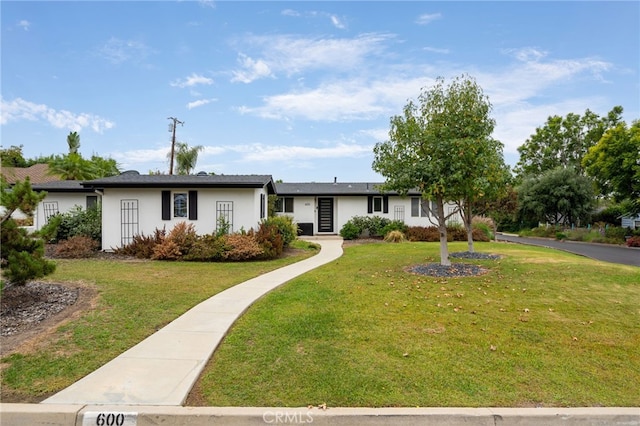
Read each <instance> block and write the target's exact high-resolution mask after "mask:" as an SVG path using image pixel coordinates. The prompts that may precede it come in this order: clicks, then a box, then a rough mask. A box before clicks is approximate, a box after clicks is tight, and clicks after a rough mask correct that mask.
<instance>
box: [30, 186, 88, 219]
mask: <svg viewBox="0 0 640 426" xmlns="http://www.w3.org/2000/svg"><path fill="white" fill-rule="evenodd" d="M31 187H32V188H33V190H34V191H38V192H40V191H45V192H46V193H47V195H46V196H45V198H44V200H42V201H41V202H40V204H38V207H37V209H36V212H35V214H34V216H33V226H34V228H35V230H39V229H41V228H42V227H43V226H44V225H46V224H47V222H49V218H51V216H54V215H56V214H63V213H68V212H70V211H72V210H73V209H74V208H76V206H78V207H80V208H82V209H86V208H89V207H92V206H95V205H96V204H98V203H99V202H100V194H98V193H96V192H95V191H94V190H93V189H92V188H85V187H84V186H82V182H80V181H78V180H57V181H54V182H46V183H40V184H36V185H32V186H31Z"/></svg>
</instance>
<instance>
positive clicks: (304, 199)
mask: <svg viewBox="0 0 640 426" xmlns="http://www.w3.org/2000/svg"><path fill="white" fill-rule="evenodd" d="M318 198H319V197H313V196H299V197H293V214H291V213H278V214H279V215H289V216H292V217H293V219H294V221H295V222H296V223H313V230H314V234H318ZM321 198H333V208H334V223H333V226H334V230H333V233H334V234H338V233H340V229H342V227H343V226H344V225H345V223H347V222H348V221H349V220H351V218H353V217H354V216H379V217H384V218H386V219H389V220H396V219H398V220H403V221H404V223H406V224H407V225H408V226H433V225H437V221H436V219H435V218H434V217H432V220H433V223H431V222H430V221H429V217H412V216H411V197H405V198H402V197H400V196H389V211H388V213H383V212H374V213H368V212H367V209H368V205H367V196H363V195H353V196H326V197H325V196H322V197H321ZM455 207H456V206H455V205H454V204H446V205H445V209H447V211H449V209H454V208H455ZM396 208H397V210H398V211H397V212H396ZM402 211H403V212H404V214H402V213H401V212H402ZM455 221H458V222H459V223H462V220H461V218H460V217H459V216H458V215H456V216H454V217H452V218H451V219H450V220H449V223H452V222H455Z"/></svg>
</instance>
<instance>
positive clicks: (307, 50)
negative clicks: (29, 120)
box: [232, 33, 393, 83]
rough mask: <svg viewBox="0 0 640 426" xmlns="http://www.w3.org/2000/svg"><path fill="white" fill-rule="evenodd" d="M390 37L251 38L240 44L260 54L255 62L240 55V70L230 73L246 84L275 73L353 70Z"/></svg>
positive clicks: (377, 35) (379, 35)
mask: <svg viewBox="0 0 640 426" xmlns="http://www.w3.org/2000/svg"><path fill="white" fill-rule="evenodd" d="M392 38H393V36H392V35H390V34H379V33H369V34H362V35H359V36H358V37H355V38H352V39H348V38H342V39H339V38H338V39H336V38H298V37H293V36H288V35H280V36H278V35H275V36H274V35H269V36H252V37H247V38H245V39H243V40H242V43H244V44H246V45H247V46H248V48H254V49H259V50H261V54H260V55H261V57H260V58H258V59H254V58H252V57H250V56H249V55H248V54H246V53H240V54H239V62H240V65H241V68H240V69H239V70H235V71H233V72H232V73H233V80H232V81H241V82H244V83H249V82H252V81H254V80H257V79H259V78H265V77H273V76H275V75H276V74H278V73H284V74H286V75H288V76H291V75H294V74H299V73H301V72H303V71H307V70H313V69H330V70H331V71H334V72H335V71H339V70H348V69H354V68H356V67H358V66H359V65H361V64H362V63H363V61H364V60H365V58H367V57H368V56H369V55H373V54H377V53H381V52H382V51H383V50H384V48H385V46H384V43H385V42H387V41H388V40H390V39H392Z"/></svg>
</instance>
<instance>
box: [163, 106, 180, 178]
mask: <svg viewBox="0 0 640 426" xmlns="http://www.w3.org/2000/svg"><path fill="white" fill-rule="evenodd" d="M167 120H171V121H172V123H171V124H169V131H170V132H172V135H171V159H170V160H169V174H170V175H172V174H173V157H175V154H176V124H180V125H181V126H182V125H183V124H184V121H180V120H178V119H177V118H175V117H169V118H167Z"/></svg>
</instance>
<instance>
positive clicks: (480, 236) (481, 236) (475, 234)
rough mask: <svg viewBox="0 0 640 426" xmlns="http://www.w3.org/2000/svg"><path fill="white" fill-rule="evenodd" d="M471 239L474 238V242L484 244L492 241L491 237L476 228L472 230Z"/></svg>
mask: <svg viewBox="0 0 640 426" xmlns="http://www.w3.org/2000/svg"><path fill="white" fill-rule="evenodd" d="M471 238H473V241H482V242H488V241H491V238H490V237H489V235H488V234H487V233H486V232H485V231H483V230H482V229H480V228H475V229H472V230H471Z"/></svg>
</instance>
